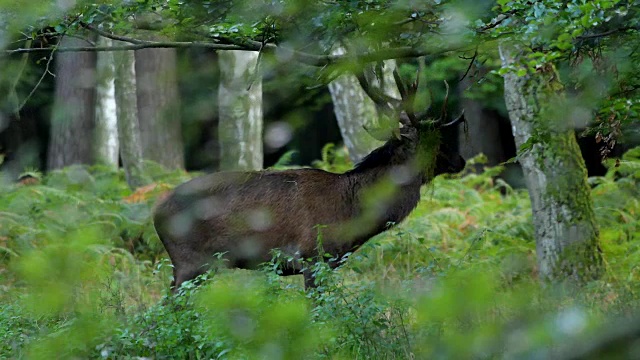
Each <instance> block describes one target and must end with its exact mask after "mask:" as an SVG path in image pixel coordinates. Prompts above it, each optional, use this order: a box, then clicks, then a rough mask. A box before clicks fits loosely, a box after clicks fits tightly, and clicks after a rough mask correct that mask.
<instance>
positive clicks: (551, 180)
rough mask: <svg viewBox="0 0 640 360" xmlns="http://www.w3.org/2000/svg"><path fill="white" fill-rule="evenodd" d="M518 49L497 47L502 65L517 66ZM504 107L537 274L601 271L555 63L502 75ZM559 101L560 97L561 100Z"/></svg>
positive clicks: (589, 275) (551, 276) (555, 276)
mask: <svg viewBox="0 0 640 360" xmlns="http://www.w3.org/2000/svg"><path fill="white" fill-rule="evenodd" d="M519 56H522V53H521V52H520V49H518V48H517V47H512V46H511V45H506V44H503V45H502V46H501V47H500V57H501V60H502V67H503V68H507V67H511V66H514V65H515V66H517V64H518V61H519ZM504 87H505V90H504V93H505V102H506V105H507V110H508V111H509V117H510V119H511V123H512V126H513V131H514V137H515V141H516V146H517V147H518V148H519V150H518V159H519V161H520V164H521V165H522V168H523V171H524V174H525V181H526V183H527V187H528V189H529V196H530V198H531V207H532V211H533V224H534V228H535V237H536V247H537V255H538V266H539V274H540V278H541V279H542V280H551V281H563V280H573V281H576V282H585V281H588V280H591V279H595V278H598V277H599V276H600V274H601V273H602V254H601V252H600V247H599V245H598V228H597V225H596V220H595V214H594V211H593V204H592V201H591V196H590V192H589V186H588V184H587V173H586V169H585V165H584V160H583V159H582V157H581V155H580V149H579V148H578V144H577V142H576V138H575V134H574V131H573V126H572V124H565V123H564V121H565V120H564V119H567V118H570V117H569V116H566V114H559V113H558V110H566V109H570V106H569V104H567V103H566V102H564V98H563V96H562V92H561V90H559V89H561V84H560V82H559V79H558V75H557V73H556V72H555V69H554V68H553V66H551V65H547V66H545V67H544V68H542V69H540V71H538V72H537V73H536V74H535V75H525V76H520V77H519V76H517V75H516V74H515V72H514V71H510V72H508V73H507V74H505V75H504ZM563 102H564V103H563Z"/></svg>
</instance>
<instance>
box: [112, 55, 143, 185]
mask: <svg viewBox="0 0 640 360" xmlns="http://www.w3.org/2000/svg"><path fill="white" fill-rule="evenodd" d="M114 45H118V44H114ZM114 58H115V95H116V105H117V114H118V139H119V142H120V157H121V158H122V165H123V167H124V172H125V175H126V178H127V183H128V184H129V187H130V188H131V189H135V188H137V187H140V186H142V185H145V184H146V183H147V179H146V178H145V175H144V171H143V162H142V146H141V143H142V142H141V140H140V127H139V125H138V105H137V97H136V72H135V57H134V53H133V51H120V52H115V53H114Z"/></svg>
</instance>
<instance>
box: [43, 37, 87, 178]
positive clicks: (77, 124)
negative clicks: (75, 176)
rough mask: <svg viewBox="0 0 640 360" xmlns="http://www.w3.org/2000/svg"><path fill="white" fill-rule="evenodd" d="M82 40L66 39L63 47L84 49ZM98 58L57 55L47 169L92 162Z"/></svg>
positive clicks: (62, 40) (78, 53)
mask: <svg viewBox="0 0 640 360" xmlns="http://www.w3.org/2000/svg"><path fill="white" fill-rule="evenodd" d="M84 45H86V43H84V42H83V41H82V40H79V39H76V38H71V37H63V38H62V39H61V40H60V46H64V47H66V46H68V47H73V46H84ZM95 70H96V54H95V53H93V52H90V51H87V52H68V53H58V54H57V58H56V66H55V73H56V83H55V100H54V104H53V113H52V115H51V133H50V140H49V150H48V152H47V164H48V165H47V167H48V168H49V169H59V168H62V167H65V166H69V165H71V164H90V163H92V162H93V151H92V139H93V129H94V116H95V102H94V101H95V81H96V79H95V78H96V75H95Z"/></svg>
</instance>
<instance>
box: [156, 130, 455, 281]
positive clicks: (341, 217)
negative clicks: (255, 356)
mask: <svg viewBox="0 0 640 360" xmlns="http://www.w3.org/2000/svg"><path fill="white" fill-rule="evenodd" d="M400 138H401V139H393V140H390V141H388V142H387V143H386V144H385V145H383V146H382V147H380V148H378V149H376V150H374V151H373V152H372V153H371V154H369V155H368V156H367V157H366V158H365V159H364V160H363V161H362V162H361V163H360V164H358V165H357V166H356V167H355V168H354V169H353V170H351V171H348V172H346V173H344V174H334V173H329V172H326V171H322V170H316V169H299V170H284V171H271V170H265V171H255V172H220V173H214V174H209V175H205V176H201V177H198V178H195V179H192V180H190V181H188V182H186V183H184V184H182V185H180V186H178V187H177V188H176V189H175V190H174V191H173V192H172V193H171V194H170V195H169V196H168V197H167V198H165V199H164V200H163V201H161V202H160V203H159V204H158V206H157V207H156V210H155V215H154V223H155V226H156V230H157V232H158V235H159V237H160V240H161V241H162V243H163V244H164V246H165V248H166V250H167V252H168V253H169V256H170V257H171V261H172V263H173V265H174V282H173V284H172V286H173V287H174V290H175V289H177V288H178V287H179V286H180V284H181V283H182V282H184V281H187V280H191V279H193V278H195V277H197V276H198V275H200V274H202V273H204V272H205V271H207V270H208V269H209V267H210V265H211V263H212V260H213V257H212V256H213V255H214V254H216V253H224V256H223V258H224V259H225V261H226V266H229V267H239V268H247V269H254V268H255V267H256V266H257V265H258V264H260V263H263V262H266V261H269V260H270V259H271V250H272V249H279V250H281V251H282V252H283V253H284V254H286V255H290V256H292V257H294V258H295V259H308V258H315V257H316V256H317V255H318V252H317V241H316V240H317V238H318V231H322V237H323V244H322V245H323V250H324V252H326V253H329V254H332V255H333V256H336V257H338V258H339V257H342V256H343V255H344V254H346V253H347V252H350V251H354V250H356V249H357V248H358V247H359V246H360V245H362V244H364V243H365V242H366V241H367V240H368V239H370V238H371V237H372V236H374V235H376V234H379V233H380V232H383V231H385V230H386V229H387V228H388V227H389V226H390V224H396V223H399V222H400V221H402V220H403V219H404V218H405V217H407V215H409V213H410V212H411V211H412V210H413V209H414V208H415V206H416V205H417V203H418V201H419V199H420V187H421V186H422V185H423V184H424V183H426V182H428V181H430V180H431V178H432V176H435V175H438V174H442V173H454V172H458V171H460V170H462V168H463V167H464V160H463V159H462V158H461V157H460V156H459V155H458V154H457V153H449V152H447V151H446V149H444V148H441V150H440V152H439V154H438V158H437V161H436V165H435V169H434V170H433V172H432V174H431V175H430V176H429V175H428V174H427V172H426V171H422V172H417V171H413V170H411V167H412V166H413V165H415V152H416V147H417V144H418V133H417V130H415V129H412V128H410V129H403V134H402V136H401V137H400ZM413 167H415V166H413ZM394 171H395V172H396V173H398V172H400V173H401V175H402V174H404V175H403V177H401V181H400V182H401V183H400V184H398V187H397V189H396V191H395V192H394V195H393V196H392V197H388V198H387V199H377V200H380V201H371V199H364V195H363V193H365V192H366V191H367V189H368V188H370V187H371V186H372V185H375V184H376V183H378V182H380V181H382V180H384V179H389V178H390V177H389V176H390V174H392V172H394ZM391 178H393V176H392V177H391ZM374 200H376V199H374ZM365 204H367V205H365ZM318 225H321V227H320V228H318ZM282 270H283V273H282V274H283V275H293V274H299V273H300V270H301V266H300V263H299V262H295V261H294V262H293V263H291V264H289V266H288V267H285V268H283V269H282ZM305 285H306V286H313V285H314V284H313V278H312V277H311V276H310V274H307V273H305Z"/></svg>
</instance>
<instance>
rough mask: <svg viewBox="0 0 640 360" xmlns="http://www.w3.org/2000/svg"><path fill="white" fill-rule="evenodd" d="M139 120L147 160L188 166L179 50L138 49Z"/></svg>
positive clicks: (171, 166)
mask: <svg viewBox="0 0 640 360" xmlns="http://www.w3.org/2000/svg"><path fill="white" fill-rule="evenodd" d="M136 77H137V78H136V81H137V83H136V85H137V89H138V90H137V94H138V119H139V122H140V134H141V140H142V153H143V155H144V158H145V159H149V160H153V161H155V162H157V163H159V164H162V165H164V166H165V167H167V168H171V169H182V168H184V149H183V145H182V127H181V124H180V111H179V110H180V109H179V96H178V79H177V74H176V50H175V49H144V50H138V51H136Z"/></svg>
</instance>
